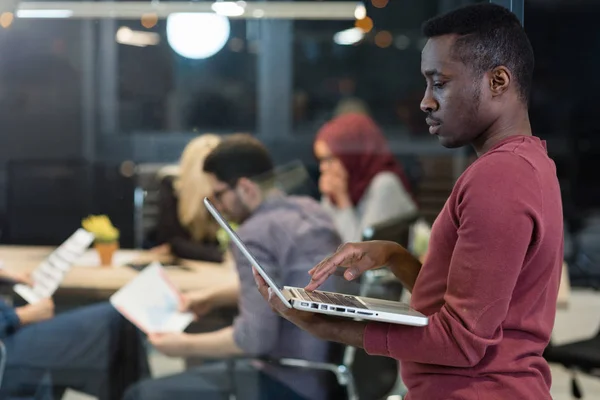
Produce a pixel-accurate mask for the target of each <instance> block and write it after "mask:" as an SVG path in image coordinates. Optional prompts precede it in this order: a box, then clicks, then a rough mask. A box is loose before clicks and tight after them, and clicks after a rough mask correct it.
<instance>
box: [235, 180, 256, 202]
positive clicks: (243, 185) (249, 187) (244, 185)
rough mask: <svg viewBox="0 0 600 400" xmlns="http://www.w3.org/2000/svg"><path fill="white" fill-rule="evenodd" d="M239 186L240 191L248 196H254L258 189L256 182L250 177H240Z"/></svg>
mask: <svg viewBox="0 0 600 400" xmlns="http://www.w3.org/2000/svg"><path fill="white" fill-rule="evenodd" d="M237 188H238V190H239V191H240V193H241V195H242V196H244V197H246V198H247V197H248V196H250V197H254V196H255V195H256V191H257V189H258V187H257V185H256V183H254V182H252V181H251V180H250V179H248V178H240V179H239V180H238V183H237Z"/></svg>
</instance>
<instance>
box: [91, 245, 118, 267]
mask: <svg viewBox="0 0 600 400" xmlns="http://www.w3.org/2000/svg"><path fill="white" fill-rule="evenodd" d="M94 248H95V249H96V251H97V252H98V256H99V257H100V265H102V266H103V267H110V266H112V261H113V256H114V254H115V251H117V250H118V249H119V242H116V241H115V242H97V243H94Z"/></svg>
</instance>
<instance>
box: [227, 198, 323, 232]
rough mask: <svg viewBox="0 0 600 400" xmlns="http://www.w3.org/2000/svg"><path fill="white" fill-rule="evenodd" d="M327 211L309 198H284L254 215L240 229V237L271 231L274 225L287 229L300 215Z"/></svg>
mask: <svg viewBox="0 0 600 400" xmlns="http://www.w3.org/2000/svg"><path fill="white" fill-rule="evenodd" d="M319 212H323V213H325V211H324V210H323V209H322V207H321V205H320V204H319V203H318V202H317V201H316V200H314V199H313V198H311V197H308V196H284V197H282V198H280V199H278V200H277V201H274V202H271V203H269V204H267V205H264V206H263V207H261V208H260V209H259V210H258V211H257V212H255V213H253V214H252V215H251V216H250V217H249V218H248V219H247V220H246V221H245V222H244V223H243V224H242V225H241V226H240V228H239V230H238V234H239V235H240V236H244V235H248V234H252V235H253V236H255V235H256V232H260V231H262V230H265V229H267V230H268V229H269V228H270V227H271V226H273V225H277V226H283V227H285V226H286V225H288V224H289V223H293V222H292V221H293V220H294V219H295V215H297V214H299V213H319Z"/></svg>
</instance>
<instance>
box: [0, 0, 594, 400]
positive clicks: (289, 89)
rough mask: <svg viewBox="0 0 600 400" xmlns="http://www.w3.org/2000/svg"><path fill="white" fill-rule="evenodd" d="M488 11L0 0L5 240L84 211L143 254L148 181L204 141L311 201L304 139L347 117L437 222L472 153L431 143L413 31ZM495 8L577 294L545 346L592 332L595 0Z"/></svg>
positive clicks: (383, 4)
mask: <svg viewBox="0 0 600 400" xmlns="http://www.w3.org/2000/svg"><path fill="white" fill-rule="evenodd" d="M482 1H487V0H481V1H475V0H474V1H469V0H402V1H400V0H364V1H361V2H344V1H332V0H327V1H319V0H314V1H308V2H306V1H305V2H294V1H282V2H272V1H261V2H254V1H238V2H226V1H216V2H213V1H196V2H191V3H187V2H186V3H178V2H168V1H162V2H158V1H156V2H155V1H152V2H150V1H136V2H132V3H124V2H104V1H101V2H86V1H71V2H62V3H48V4H47V5H46V3H44V2H35V1H21V2H18V1H15V0H8V1H2V2H1V3H0V54H1V56H0V244H1V245H3V246H4V245H28V246H56V245H58V244H60V243H61V242H62V241H63V240H64V239H66V238H67V237H68V236H69V235H70V234H71V233H72V232H73V231H74V230H75V229H77V227H79V226H80V225H81V219H82V218H84V217H86V216H87V215H89V214H106V215H108V216H110V219H111V220H112V222H113V224H114V225H115V226H117V227H118V228H119V230H120V232H121V237H120V246H121V247H122V248H126V249H135V248H139V249H141V248H143V247H149V246H148V243H149V240H150V239H151V238H152V237H153V236H152V235H153V232H155V230H156V227H157V224H158V223H159V218H160V212H161V211H160V184H161V182H160V177H161V173H160V171H165V169H164V168H165V167H169V166H172V165H176V164H178V162H179V160H180V158H181V155H182V152H183V150H184V148H185V147H186V145H187V144H188V143H189V142H190V141H191V140H193V139H194V138H197V137H198V136H200V135H202V134H206V133H213V134H216V135H219V136H223V135H228V134H232V133H237V132H246V133H250V134H252V135H255V136H256V137H258V138H259V139H260V140H261V141H262V142H263V143H265V144H266V145H267V146H268V147H269V149H270V150H271V152H272V154H273V156H274V158H275V163H276V164H277V165H285V164H287V163H290V162H292V161H301V162H302V164H303V165H304V166H305V168H306V169H307V171H308V173H309V176H310V181H311V182H312V185H306V188H308V189H307V190H306V194H309V195H311V196H313V197H315V198H320V193H319V190H318V180H319V174H320V171H319V161H318V159H317V157H315V154H314V148H313V144H314V141H315V136H316V134H317V132H318V131H319V129H320V128H321V127H322V126H323V125H324V124H325V123H326V122H327V121H329V120H331V119H332V118H334V117H336V116H339V115H342V114H345V113H365V114H368V115H370V117H371V118H372V119H373V120H374V121H375V123H376V124H377V126H378V127H379V128H381V131H382V133H383V135H384V136H385V137H386V139H387V142H388V144H389V148H390V150H391V152H392V154H393V155H394V157H395V158H396V160H397V161H398V162H399V165H400V166H401V168H402V171H403V173H404V174H405V175H406V180H407V183H408V185H410V188H411V195H413V196H414V200H415V204H417V205H418V209H419V214H420V216H421V217H422V220H423V221H424V222H426V223H427V224H431V223H432V222H433V221H434V219H435V218H436V216H437V214H438V213H439V211H440V210H441V208H442V207H443V205H444V202H445V201H446V198H447V196H448V195H449V193H450V191H451V188H452V185H453V183H454V182H455V180H456V179H457V177H458V176H459V175H460V174H461V173H462V172H463V171H464V169H465V168H466V167H468V165H469V164H470V163H471V162H472V161H473V159H474V154H473V153H472V151H471V150H470V149H468V148H466V149H457V150H447V149H444V148H442V147H441V146H440V145H439V144H438V143H437V140H436V139H435V138H433V137H431V136H430V135H429V134H428V131H427V126H426V124H425V121H424V115H423V113H422V112H421V111H420V110H419V102H420V100H421V97H422V93H423V90H424V86H425V84H424V79H423V78H422V76H421V74H420V52H421V50H422V48H423V46H424V44H425V39H424V38H423V37H422V35H421V32H420V26H421V24H422V22H424V21H425V20H426V19H428V18H430V17H432V16H434V15H436V14H438V13H440V12H444V11H448V10H450V9H452V8H455V7H458V6H461V5H466V4H470V3H476V2H482ZM491 2H493V3H499V4H502V5H505V6H507V7H509V8H511V9H512V10H513V11H514V12H515V13H516V14H517V15H518V16H519V17H520V18H521V20H522V21H523V22H524V26H525V30H526V32H527V34H528V35H529V38H530V40H531V42H532V45H533V48H534V51H535V56H536V69H535V75H534V85H533V93H532V98H531V106H530V112H531V120H532V125H533V129H534V133H535V134H536V135H538V136H540V137H541V138H542V139H545V140H547V141H548V149H549V153H550V155H551V157H552V158H553V159H554V160H555V162H556V164H557V168H558V175H559V178H560V182H561V189H562V192H563V203H564V215H565V231H566V237H565V261H566V265H568V276H569V277H570V283H571V285H572V286H574V287H575V288H576V289H577V290H574V291H573V292H572V293H571V297H570V300H569V308H568V309H566V310H564V311H559V313H558V317H557V327H556V343H560V342H565V341H573V340H576V339H578V338H580V337H581V338H585V337H592V336H594V335H595V333H596V329H597V328H598V326H597V325H598V322H599V321H600V311H598V310H599V308H598V305H600V296H598V294H597V293H596V292H595V290H596V289H598V288H600V212H599V211H600V184H599V183H600V182H599V179H598V176H597V175H598V171H600V158H597V157H596V155H598V154H599V153H600V136H595V134H597V130H598V127H597V123H596V118H595V115H594V112H595V111H596V109H597V103H598V99H597V98H596V96H594V93H596V89H597V88H598V87H599V86H600V79H598V77H597V76H595V73H594V72H595V71H596V70H597V69H598V68H597V67H598V64H599V63H600V57H599V56H598V54H600V36H599V35H597V34H596V28H595V26H596V23H597V20H598V18H599V17H600V3H599V2H597V1H594V0H527V1H523V0H513V1H504V0H492V1H491ZM149 238H150V239H149ZM213 239H214V238H213ZM213 241H214V240H213ZM155 244H157V245H158V244H161V243H158V242H156V243H155ZM219 251H220V250H219ZM0 256H1V253H0ZM574 321H577V323H578V324H580V325H581V327H580V329H573V328H572V324H573V323H574ZM569 326H571V328H569ZM574 331H576V332H574ZM598 347H599V348H600V344H599V345H598ZM599 358H600V356H599ZM161 362H162V361H161ZM165 363H166V361H165ZM160 365H161V366H162V367H159V369H160V368H163V367H164V368H166V369H169V368H171V364H160ZM174 368H177V366H175V367H174ZM554 370H555V372H556V374H558V375H556V377H555V380H554V382H555V395H556V398H557V399H562V398H569V397H568V396H569V394H570V391H571V389H570V387H569V385H568V378H567V376H566V375H565V376H563V375H560V374H565V372H564V370H563V369H561V368H560V367H559V366H557V367H556V368H555V369H554ZM167 372H172V371H167ZM559 376H560V377H559ZM582 379H583V382H584V386H586V385H587V387H589V388H586V389H587V390H584V391H585V392H586V393H587V396H586V398H600V395H598V394H597V393H600V384H598V383H597V382H596V381H594V380H592V379H589V380H588V379H587V378H582ZM594 385H595V386H594ZM593 393H596V394H595V395H594V394H593ZM561 396H562V397H561ZM594 396H599V397H594Z"/></svg>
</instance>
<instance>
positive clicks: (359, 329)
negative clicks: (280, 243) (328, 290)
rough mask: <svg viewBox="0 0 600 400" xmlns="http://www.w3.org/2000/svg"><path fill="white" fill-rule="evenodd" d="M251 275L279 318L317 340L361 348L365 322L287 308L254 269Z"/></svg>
mask: <svg viewBox="0 0 600 400" xmlns="http://www.w3.org/2000/svg"><path fill="white" fill-rule="evenodd" d="M252 273H253V274H254V280H255V281H256V286H258V290H259V292H260V294H261V295H262V296H263V298H264V299H265V300H266V301H267V302H268V303H269V305H270V306H271V308H272V309H273V311H275V312H276V313H278V314H279V315H280V316H282V317H283V318H285V319H287V320H288V321H290V322H291V323H292V324H294V325H296V326H297V327H298V328H300V329H303V330H305V331H307V332H308V333H310V334H312V335H313V336H316V337H317V338H319V339H322V340H329V341H334V342H339V343H344V344H347V345H349V346H353V347H358V348H362V347H363V335H364V330H365V326H366V323H365V322H363V321H354V320H352V319H347V318H339V317H332V316H328V315H323V314H316V313H313V312H306V311H300V310H296V309H294V308H287V307H286V306H285V304H283V302H282V301H281V300H280V299H279V297H278V296H277V295H276V294H275V293H273V291H272V290H270V288H269V286H268V285H267V283H266V282H265V280H264V279H263V278H262V277H261V276H260V275H259V274H258V272H256V270H255V269H254V268H252Z"/></svg>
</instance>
